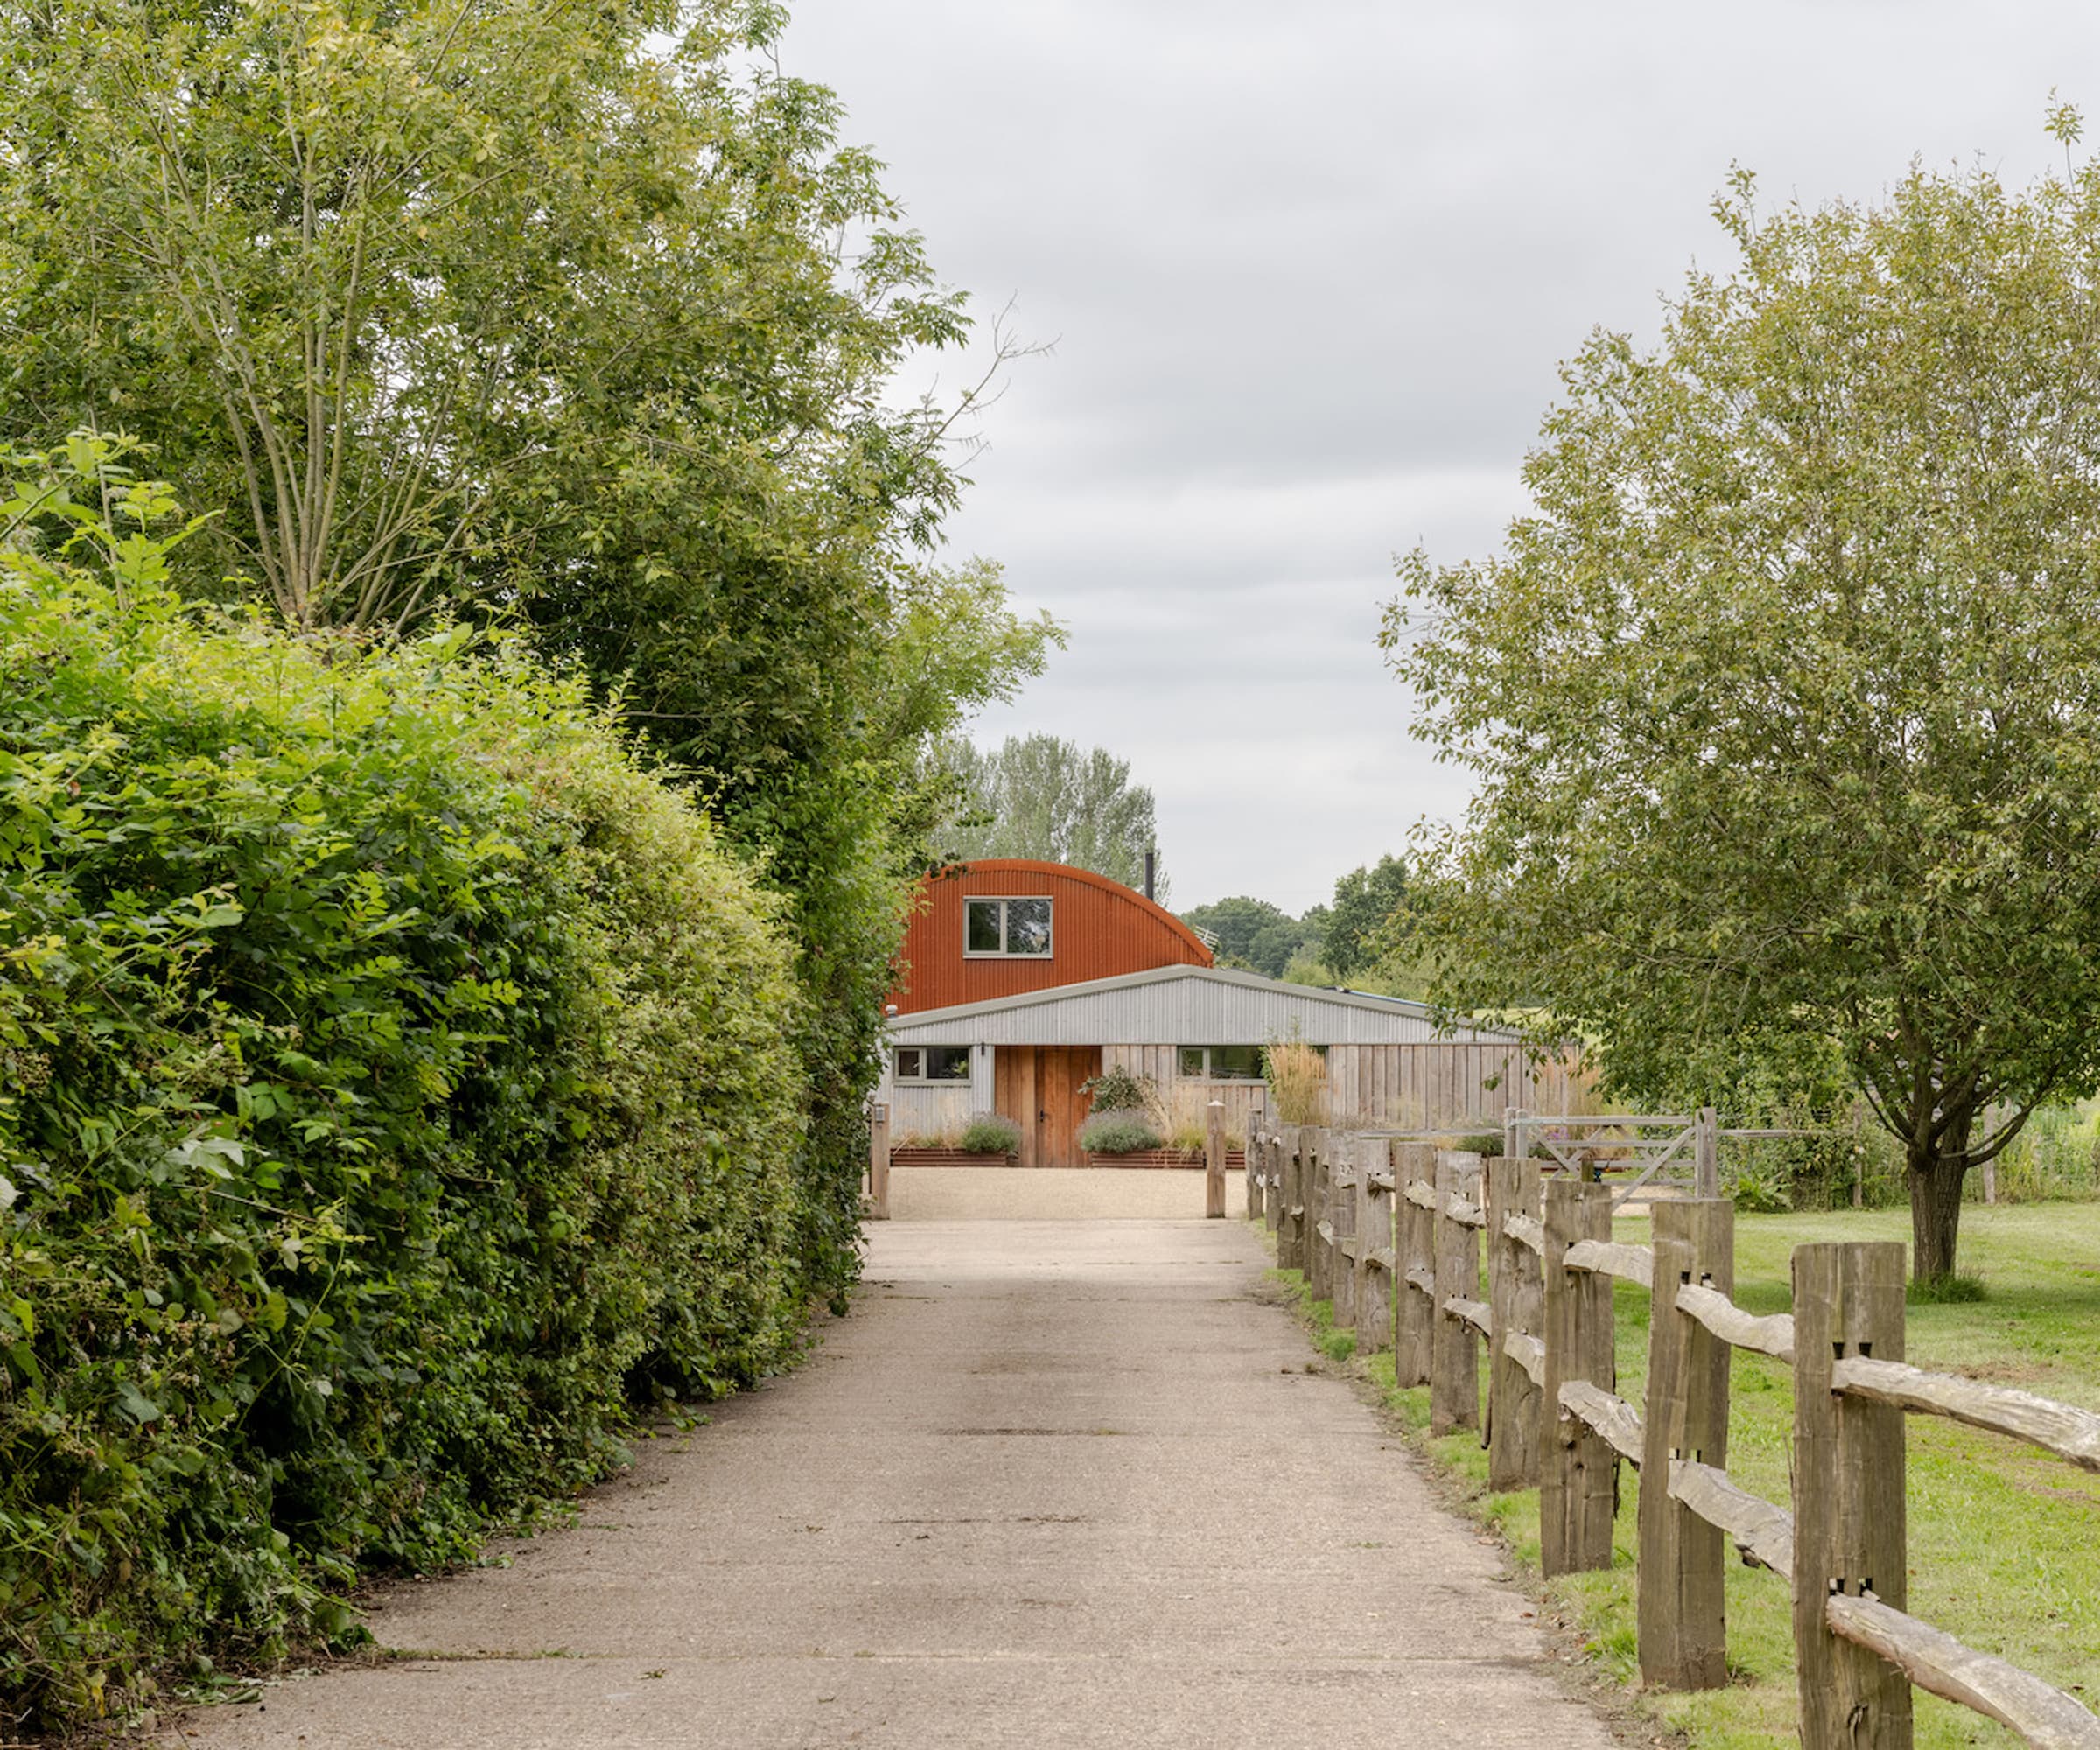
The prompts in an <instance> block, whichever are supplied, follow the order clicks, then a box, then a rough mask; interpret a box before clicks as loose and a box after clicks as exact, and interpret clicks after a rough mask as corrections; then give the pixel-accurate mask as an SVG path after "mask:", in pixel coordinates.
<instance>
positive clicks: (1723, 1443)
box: [1638, 1197, 1735, 1690]
mask: <svg viewBox="0 0 2100 1750" xmlns="http://www.w3.org/2000/svg"><path fill="white" fill-rule="evenodd" d="M1652 1276H1653V1283H1654V1289H1653V1296H1652V1302H1651V1306H1650V1309H1649V1327H1648V1403H1647V1410H1646V1425H1645V1427H1644V1429H1643V1432H1642V1455H1641V1524H1640V1573H1639V1587H1640V1602H1639V1610H1638V1615H1639V1621H1640V1636H1641V1680H1642V1682H1643V1683H1646V1684H1655V1685H1657V1686H1659V1687H1661V1688H1663V1689H1672V1690H1712V1689H1719V1688H1720V1687H1721V1686H1722V1685H1723V1684H1726V1682H1727V1681H1728V1633H1727V1611H1726V1593H1725V1590H1724V1587H1725V1581H1726V1572H1727V1570H1726V1560H1727V1552H1726V1545H1725V1540H1724V1538H1723V1537H1722V1534H1721V1531H1720V1529H1719V1527H1718V1526H1714V1525H1710V1524H1709V1523H1707V1522H1706V1521H1705V1520H1704V1519H1702V1518H1701V1517H1700V1516H1698V1514H1696V1513H1694V1512H1693V1511H1692V1510H1691V1509H1690V1508H1688V1507H1686V1506H1684V1504H1683V1503H1682V1502H1679V1501H1677V1500H1676V1499H1675V1498H1674V1497H1673V1496H1672V1495H1670V1488H1669V1483H1670V1462H1671V1460H1676V1459H1688V1460H1691V1461H1693V1462H1694V1463H1697V1464H1702V1465H1711V1466H1712V1467H1713V1468H1714V1469H1716V1470H1726V1468H1727V1467H1728V1360H1729V1352H1728V1345H1727V1344H1726V1343H1725V1342H1723V1341H1721V1340H1720V1339H1719V1337H1717V1336H1715V1335H1714V1334H1712V1332H1711V1331H1709V1330H1708V1329H1707V1328H1706V1327H1705V1326H1704V1325H1701V1324H1700V1323H1698V1321H1697V1320H1694V1319H1692V1318H1691V1317H1689V1316H1688V1315H1686V1314H1684V1313H1680V1312H1678V1311H1677V1289H1678V1288H1679V1286H1680V1285H1684V1284H1687V1283H1697V1284H1699V1285H1703V1286H1705V1287H1708V1288H1715V1289H1719V1291H1720V1292H1722V1293H1723V1294H1726V1295H1731V1296H1733V1293H1734V1292H1735V1206H1734V1205H1733V1203H1731V1202H1730V1201H1728V1200H1727V1199H1726V1198H1723V1197H1701V1198H1697V1199H1694V1200H1692V1201H1686V1202H1658V1203H1657V1204H1656V1206H1655V1265H1654V1270H1653V1272H1652Z"/></svg>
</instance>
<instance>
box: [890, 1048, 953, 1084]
mask: <svg viewBox="0 0 2100 1750" xmlns="http://www.w3.org/2000/svg"><path fill="white" fill-rule="evenodd" d="M907 1051H908V1052H915V1053H916V1054H918V1057H919V1064H920V1069H919V1074H918V1075H906V1074H905V1073H904V1068H903V1061H902V1060H903V1057H904V1054H905V1053H906V1052H907ZM944 1051H945V1052H960V1053H961V1054H963V1073H962V1074H961V1075H928V1074H927V1073H926V1072H927V1067H928V1065H930V1064H931V1063H932V1061H933V1057H934V1054H935V1052H944ZM890 1081H891V1082H892V1083H893V1085H895V1086H896V1087H899V1088H954V1087H956V1086H958V1085H962V1086H967V1085H968V1084H969V1082H970V1047H968V1046H966V1045H893V1046H892V1047H890Z"/></svg>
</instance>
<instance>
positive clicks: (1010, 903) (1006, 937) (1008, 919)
mask: <svg viewBox="0 0 2100 1750" xmlns="http://www.w3.org/2000/svg"><path fill="white" fill-rule="evenodd" d="M1049 952H1050V901H1049V900H963V953H964V954H965V955H968V956H992V955H1002V956H1009V957H1012V956H1039V955H1047V954H1048V953H1049Z"/></svg>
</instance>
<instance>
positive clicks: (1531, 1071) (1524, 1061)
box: [1327, 1040, 1590, 1131]
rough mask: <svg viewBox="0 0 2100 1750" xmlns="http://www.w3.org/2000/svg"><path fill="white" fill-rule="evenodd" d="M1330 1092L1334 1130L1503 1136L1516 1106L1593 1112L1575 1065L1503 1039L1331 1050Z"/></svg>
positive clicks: (1328, 1059)
mask: <svg viewBox="0 0 2100 1750" xmlns="http://www.w3.org/2000/svg"><path fill="white" fill-rule="evenodd" d="M1327 1089H1328V1103H1329V1105H1330V1107H1331V1109H1332V1113H1333V1117H1334V1123H1335V1124H1343V1123H1344V1122H1345V1121H1361V1122H1362V1124H1366V1125H1369V1126H1374V1127H1376V1126H1386V1125H1390V1126H1391V1127H1392V1128H1394V1129H1396V1130H1479V1131H1488V1130H1500V1129H1501V1128H1502V1117H1503V1114H1504V1113H1505V1112H1506V1110H1508V1109H1509V1107H1511V1106H1523V1107H1526V1108H1529V1109H1530V1110H1533V1111H1549V1112H1575V1111H1585V1110H1589V1109H1590V1108H1589V1103H1588V1100H1587V1083H1586V1078H1585V1077H1584V1076H1583V1075H1582V1074H1581V1072H1580V1070H1579V1068H1577V1067H1576V1065H1575V1064H1574V1063H1573V1062H1572V1061H1569V1060H1565V1059H1549V1060H1547V1061H1543V1062H1539V1063H1536V1064H1535V1063H1532V1062H1531V1061H1530V1060H1529V1059H1528V1058H1527V1057H1526V1055H1525V1053H1524V1051H1523V1048H1522V1047H1519V1046H1516V1045H1515V1044H1512V1043H1509V1042H1505V1041H1502V1040H1425V1041H1424V1042H1422V1043H1419V1044H1411V1045H1336V1046H1330V1047H1328V1049H1327Z"/></svg>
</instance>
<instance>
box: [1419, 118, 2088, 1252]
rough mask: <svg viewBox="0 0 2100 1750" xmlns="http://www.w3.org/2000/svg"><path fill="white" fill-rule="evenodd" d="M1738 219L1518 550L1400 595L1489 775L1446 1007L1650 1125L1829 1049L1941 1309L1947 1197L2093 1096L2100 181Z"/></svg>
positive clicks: (1607, 404) (1433, 706)
mask: <svg viewBox="0 0 2100 1750" xmlns="http://www.w3.org/2000/svg"><path fill="white" fill-rule="evenodd" d="M2053 120H2054V128H2055V131H2056V132H2057V133H2058V136H2059V137H2060V138H2062V139H2063V140H2064V141H2065V144H2066V149H2067V157H2068V146H2069V143H2070V141H2071V140H2072V139H2074V138H2075V135H2076V126H2077V124H2076V118H2075V116H2074V115H2071V114H2069V113H2068V112H2059V113H2058V114H2057V116H2055V117H2054V118H2053ZM1753 193H1754V190H1753V185H1752V182H1751V180H1750V179H1749V178H1748V177H1747V175H1739V177H1738V178H1737V179H1736V181H1735V184H1734V186H1733V191H1732V192H1731V193H1729V194H1728V195H1727V196H1726V198H1725V199H1724V200H1721V201H1720V202H1719V204H1718V208H1717V210H1718V212H1719V217H1720V219H1721V221H1722V223H1723V224H1724V225H1725V227H1726V229H1727V231H1728V234H1729V235H1730V236H1731V237H1732V238H1733V241H1734V243H1735V244H1736V246H1737V247H1738V248H1740V251H1741V257H1742V259H1741V265H1740V268H1739V269H1737V270H1736V271H1735V272H1734V273H1733V274H1732V275H1729V276H1726V277H1724V276H1715V275H1708V274H1695V275H1694V276H1692V277H1691V280H1690V282H1689V283H1688V285H1687V287H1686V289H1685V291H1684V296H1683V297H1682V298H1681V299H1680V300H1678V302H1677V304H1676V305H1675V307H1674V309H1673V310H1672V311H1671V312H1670V318H1669V320H1668V322H1667V324H1666V326H1665V329H1664V332H1663V338H1662V340H1661V343H1660V345H1659V346H1657V347H1656V350H1654V351H1653V352H1649V353H1643V352H1642V351H1641V350H1639V349H1637V348H1636V347H1635V345H1634V344H1633V342H1632V341H1631V340H1630V339H1628V338H1626V337H1625V336H1622V335H1616V334H1600V335H1598V336H1597V337H1596V338H1595V339H1593V341H1592V342H1591V343H1590V344H1589V345H1588V346H1586V348H1585V349H1584V350H1583V352H1582V353H1580V355H1579V357H1578V358H1577V359H1576V360H1574V362H1573V363H1572V365H1571V366H1569V367H1567V368H1566V370H1565V398H1564V400H1563V401H1562V402H1561V404H1560V405H1559V406H1558V407H1557V408H1555V409H1553V411H1552V412H1551V414H1550V415H1549V416H1548V417H1547V420H1546V422H1545V425H1544V432H1543V436H1542V440H1541V442H1540V444H1539V446H1538V447H1537V450H1535V451H1533V453H1532V455H1531V457H1530V459H1529V461H1528V463H1527V464H1526V467H1525V479H1526V482H1527V484H1528V486H1529V487H1530V494H1531V498H1532V500H1533V507H1532V509H1531V511H1530V514H1528V515H1526V516H1524V517H1523V518H1521V519H1519V520H1518V521H1516V522H1515V523H1513V524H1512V525H1511V526H1510V528H1509V535H1508V548H1507V551H1506V552H1505V553H1504V554H1503V555H1502V556H1500V557H1497V558H1494V559H1491V560H1488V561H1485V562H1481V563H1467V564H1461V565H1458V566H1454V567H1450V568H1445V569H1439V568H1437V567H1434V566H1432V564H1430V563H1428V561H1427V560H1426V559H1425V557H1424V556H1422V555H1421V554H1420V553H1419V552H1418V553H1417V554H1415V555H1414V556H1411V558H1409V559H1408V560H1406V561H1405V562H1404V565H1403V569H1402V576H1403V578H1404V592H1403V595H1402V597H1401V598H1400V599H1398V600H1397V601H1396V602H1395V603H1394V604H1393V606H1392V607H1391V609H1390V612H1389V617H1388V620H1387V624H1386V628H1385V634H1384V636H1385V640H1386V641H1387V643H1388V646H1389V648H1390V649H1391V650H1392V651H1393V653H1394V655H1395V659H1396V666H1397V669H1399V671H1400V674H1401V675H1402V676H1403V677H1404V679H1405V680H1406V681H1407V682H1408V683H1410V684H1411V686H1412V687H1413V688H1414V689H1415V690H1416V691H1417V693H1418V696H1419V697H1420V698H1421V699H1422V700H1423V702H1424V716H1423V717H1422V718H1421V719H1420V727H1421V730H1422V732H1424V733H1425V734H1426V735H1427V736H1428V737H1429V738H1430V739H1432V740H1433V741H1434V742H1436V743H1437V744H1438V745H1439V747H1440V748H1441V749H1442V750H1443V752H1444V753H1446V754H1447V755H1449V756H1452V757H1455V758H1457V759H1459V760H1462V761H1464V762H1465V763H1466V764H1467V765H1468V766H1470V767H1471V768H1472V769H1473V771H1474V774H1475V776H1476V777H1477V779H1478V782H1479V789H1478V793H1477V799H1476V801H1475V802H1474V806H1473V808H1472V809H1471V812H1470V813H1469V815H1468V816H1467V821H1466V823H1465V826H1464V829H1463V830H1462V832H1460V833H1459V834H1455V835H1453V836H1451V837H1447V838H1446V840H1445V841H1444V842H1443V844H1442V845H1441V847H1440V858H1439V861H1438V862H1437V863H1436V865H1434V867H1433V869H1432V871H1431V872H1430V875H1429V879H1428V880H1427V881H1426V883H1425V884H1418V885H1423V886H1425V891H1424V893H1423V894H1422V896H1421V897H1422V900H1423V902H1424V904H1423V914H1422V928H1423V929H1424V930H1425V932H1426V933H1427V934H1428V935H1429V937H1430V938H1431V939H1432V941H1433V942H1435V943H1436V945H1437V947H1438V949H1439V959H1440V969H1441V970H1440V977H1439V994H1440V996H1441V998H1443V999H1444V1000H1445V1001H1446V1002H1447V1003H1450V1004H1453V1005H1465V1006H1471V1005H1485V1004H1494V1003H1497V1002H1509V1001H1511V1000H1514V999H1516V998H1518V997H1520V996H1523V995H1531V996H1534V997H1536V998H1543V999H1544V1001H1545V1002H1547V1003H1548V1004H1550V1005H1551V1008H1552V1010H1553V1012H1554V1013H1555V1014H1556V1016H1557V1018H1558V1020H1559V1021H1560V1022H1561V1023H1563V1024H1564V1025H1568V1026H1575V1027H1579V1028H1582V1029H1585V1030H1588V1031H1593V1032H1594V1033H1596V1034H1598V1035H1599V1036H1600V1037H1601V1038H1602V1040H1604V1041H1605V1051H1606V1064H1607V1068H1608V1069H1609V1071H1610V1072H1611V1074H1612V1075H1613V1076H1614V1079H1615V1080H1616V1081H1617V1082H1619V1083H1620V1084H1621V1086H1622V1087H1624V1088H1626V1089H1630V1090H1634V1091H1636V1092H1638V1091H1639V1090H1641V1089H1659V1088H1664V1087H1670V1086H1675V1087H1676V1088H1678V1089H1683V1088H1684V1086H1685V1084H1686V1083H1687V1082H1694V1081H1698V1080H1699V1079H1701V1078H1704V1079H1705V1080H1706V1082H1707V1083H1708V1085H1709V1086H1710V1087H1718V1086H1719V1085H1720V1083H1721V1081H1722V1078H1723V1077H1724V1076H1725V1075H1726V1074H1727V1072H1728V1070H1729V1068H1730V1067H1731V1066H1732V1065H1734V1064H1738V1063H1740V1062H1742V1061H1746V1060H1751V1061H1754V1060H1761V1059H1769V1058H1772V1057H1774V1056H1777V1057H1779V1058H1780V1059H1782V1061H1783V1060H1784V1059H1785V1058H1786V1057H1787V1056H1788V1055H1789V1054H1792V1055H1794V1056H1796V1057H1813V1056H1815V1055H1816V1054H1817V1052H1818V1050H1819V1049H1820V1048H1821V1047H1822V1046H1823V1044H1824V1042H1827V1041H1832V1040H1834V1041H1836V1042H1837V1045H1838V1048H1839V1049H1840V1050H1841V1051H1842V1052H1843V1054H1844V1056H1845V1060H1846V1061H1847V1063H1848V1064H1849V1067H1850V1070H1851V1073H1852V1075H1853V1076H1854V1077H1855V1078H1856V1079H1857V1082H1858V1085H1859V1088H1860V1089H1862V1090H1863V1091H1864V1093H1865V1095H1866V1098H1867V1099H1868V1100H1869V1101H1870V1102H1871V1103H1872V1105H1873V1110H1874V1111H1875V1113H1876V1114H1877V1116H1878V1117H1880V1121H1881V1123H1882V1124H1885V1125H1886V1126H1887V1129H1888V1130H1889V1131H1890V1132H1891V1133H1892V1134H1893V1135H1894V1137H1895V1138H1897V1139H1898V1140H1899V1142H1900V1143H1901V1145H1902V1146H1903V1149H1904V1152H1905V1159H1906V1163H1907V1170H1908V1181H1909V1189H1910V1197H1911V1208H1912V1218H1913V1219H1912V1226H1913V1236H1914V1242H1915V1255H1914V1269H1915V1272H1916V1273H1917V1274H1918V1275H1919V1276H1920V1277H1922V1278H1936V1277H1940V1276H1943V1275H1944V1274H1946V1273H1948V1272H1950V1271H1952V1270H1953V1269H1954V1267H1955V1260H1956V1246H1957V1232H1958V1222H1959V1215H1960V1198H1961V1189H1962V1181H1963V1179H1964V1175H1965V1174H1966V1173H1968V1172H1969V1171H1970V1169H1971V1167H1973V1166H1976V1165H1977V1164H1978V1163H1979V1162H1981V1161H1985V1160H1987V1159H1990V1158H1991V1155H1993V1154H1994V1153H1995V1152H1998V1150H2000V1149H2002V1148H2003V1147H2005V1145H2006V1143H2007V1142H2009V1141H2010V1140H2011V1139H2012V1137H2013V1136H2014V1135H2015V1134H2017V1132H2018V1131H2019V1128H2020V1126H2021V1125H2022V1124H2024V1123H2025V1122H2026V1117H2027V1115H2028V1114H2029V1112H2031V1111H2032V1110H2033V1108H2034V1107H2035V1105H2036V1104H2037V1103H2040V1102H2041V1101H2044V1100H2047V1099H2051V1098H2054V1097H2058V1096H2065V1095H2071V1094H2077V1093H2080V1092H2082V1091H2084V1090H2088V1089H2091V1088H2092V1087H2093V1086H2094V1085H2095V1083H2096V1079H2100V1028H2096V1027H2095V1026H2094V1025H2093V1018H2094V1015H2095V1013H2096V1012H2100V567H2096V563H2095V559H2094V555H2095V554H2096V553H2100V350H2096V348H2095V346H2094V344H2093V337H2094V335H2095V333H2096V332H2100V270H2096V262H2100V170H2096V168H2095V167H2094V166H2093V165H2091V164H2090V163H2088V164H2086V165H2082V166H2080V167H2067V174H2066V175H2065V176H2064V177H2062V178H2050V179H2046V180H2044V181H2042V182H2041V183H2040V184H2039V185H2037V186H2033V187H2030V188H2027V189H2025V190H2017V189H2009V188H2007V187H2005V186H2003V185H2002V184H2001V183H2000V182H1999V180H1998V179H1997V178H1996V177H1995V176H1993V175H1991V174H1989V173H1987V172H1974V173H1971V174H1936V173H1932V172H1927V171H1924V170H1917V171H1914V172H1913V173H1912V174H1911V175H1910V176H1908V178H1907V179H1905V180H1904V181H1903V182H1902V183H1901V185H1900V186H1898V187H1897V188H1896V189H1895V190H1894V192H1893V193H1892V194H1891V195H1890V196H1889V197H1888V199H1887V201H1886V204H1884V205H1881V206H1879V207H1852V206H1838V207H1828V208H1824V209H1823V210H1819V211H1813V212H1810V211H1803V210H1802V209H1800V208H1798V207H1788V208H1785V209H1783V210H1781V211H1778V212H1775V213H1773V214H1769V215H1763V214H1760V213H1759V212H1758V211H1757V210H1756V208H1755V207H1754V200H1753Z"/></svg>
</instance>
